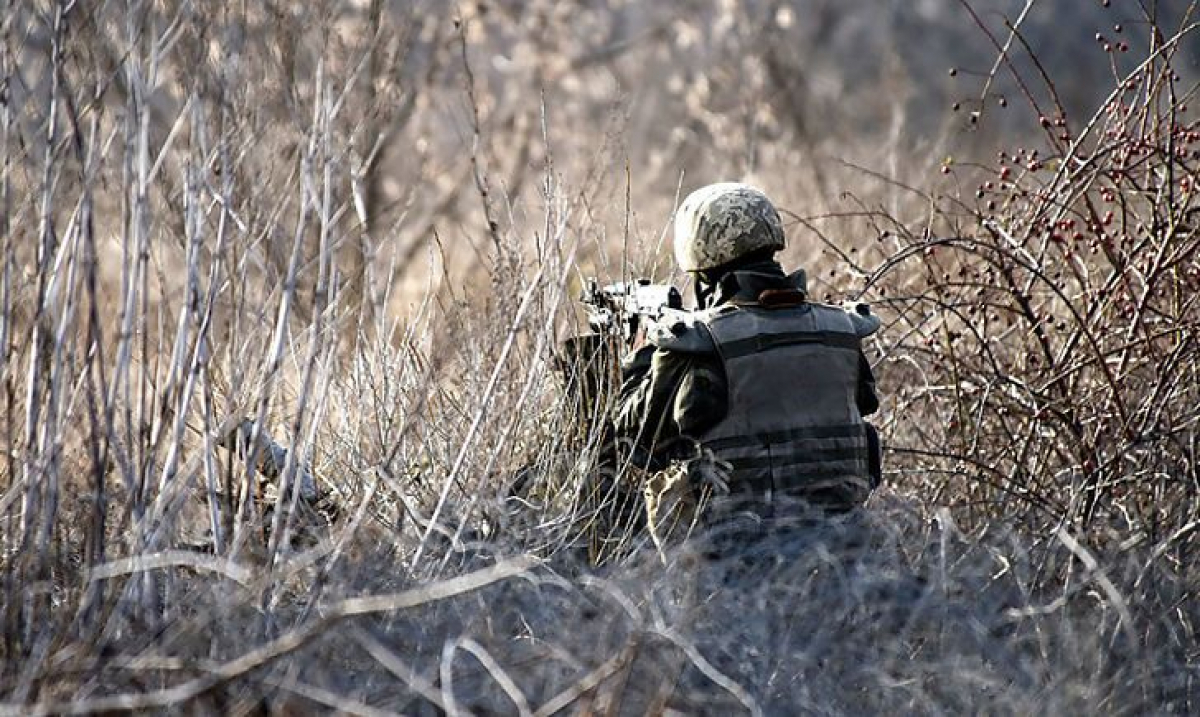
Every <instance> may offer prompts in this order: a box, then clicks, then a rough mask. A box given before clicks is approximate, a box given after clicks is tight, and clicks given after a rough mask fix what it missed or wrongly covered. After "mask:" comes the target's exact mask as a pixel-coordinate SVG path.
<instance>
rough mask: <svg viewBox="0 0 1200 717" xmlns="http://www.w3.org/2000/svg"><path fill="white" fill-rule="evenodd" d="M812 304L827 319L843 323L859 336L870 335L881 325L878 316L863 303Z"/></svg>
mask: <svg viewBox="0 0 1200 717" xmlns="http://www.w3.org/2000/svg"><path fill="white" fill-rule="evenodd" d="M812 306H813V307H815V308H816V309H817V310H818V311H820V312H822V313H823V314H824V315H825V317H826V318H827V320H831V321H836V322H837V323H839V324H844V325H845V326H846V328H847V329H849V330H850V331H853V332H854V334H855V335H856V336H858V337H859V338H866V337H867V336H870V335H871V334H873V333H875V332H876V331H878V330H879V328H880V326H882V325H883V322H882V321H880V319H879V317H878V316H876V315H875V314H874V313H872V312H871V307H870V306H869V305H868V304H865V303H847V304H842V305H840V306H839V305H834V304H815V303H814V304H812Z"/></svg>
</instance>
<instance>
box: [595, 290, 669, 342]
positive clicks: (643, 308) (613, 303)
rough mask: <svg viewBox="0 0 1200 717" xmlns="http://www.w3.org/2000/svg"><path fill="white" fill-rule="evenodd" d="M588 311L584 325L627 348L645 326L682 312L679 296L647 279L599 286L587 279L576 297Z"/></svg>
mask: <svg viewBox="0 0 1200 717" xmlns="http://www.w3.org/2000/svg"><path fill="white" fill-rule="evenodd" d="M579 300H580V302H581V303H583V305H584V308H586V309H587V312H588V325H589V326H591V327H592V330H593V331H595V332H596V333H598V334H600V335H602V336H615V337H616V338H618V339H619V340H620V341H621V343H622V345H623V346H625V347H626V348H628V347H629V346H630V345H631V344H632V343H633V341H634V339H635V337H636V336H637V335H638V332H639V331H641V330H642V329H643V328H644V327H645V325H646V324H647V323H653V322H657V321H661V320H662V319H663V318H665V317H667V316H668V315H670V314H673V313H683V295H681V294H680V293H679V289H676V288H675V287H674V286H671V285H670V284H653V283H651V282H650V280H649V279H636V280H634V281H621V282H617V283H615V284H608V285H607V286H600V285H599V284H598V283H597V282H596V280H595V279H589V280H588V283H587V286H586V287H585V288H584V290H583V295H582V296H580V297H579Z"/></svg>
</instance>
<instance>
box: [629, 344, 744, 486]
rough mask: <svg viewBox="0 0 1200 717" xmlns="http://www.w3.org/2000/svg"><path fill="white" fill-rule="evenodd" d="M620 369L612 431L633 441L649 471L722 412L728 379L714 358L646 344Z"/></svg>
mask: <svg viewBox="0 0 1200 717" xmlns="http://www.w3.org/2000/svg"><path fill="white" fill-rule="evenodd" d="M623 373H624V381H623V383H622V386H621V392H620V395H619V396H618V398H617V405H616V408H615V411H614V413H613V429H614V433H615V434H616V436H617V437H618V438H626V439H630V440H632V441H633V443H634V445H635V447H636V448H637V449H638V450H639V454H640V455H641V456H644V462H645V465H646V467H647V468H649V469H650V470H659V469H661V468H664V467H666V465H667V463H668V462H669V461H670V460H671V458H672V457H673V451H676V450H677V449H678V447H679V446H680V445H681V443H682V442H684V440H685V439H687V437H689V436H695V435H698V434H699V433H701V432H703V431H704V430H706V429H708V428H709V427H711V426H712V425H714V424H715V423H716V422H717V421H719V420H720V419H721V418H722V417H723V416H724V415H725V410H726V406H727V402H728V398H727V395H726V394H727V386H726V381H725V377H724V373H723V372H722V371H721V370H720V364H719V361H717V360H716V359H715V357H713V356H706V355H702V354H692V353H685V352H677V351H672V350H669V349H665V348H662V347H659V348H652V347H648V348H647V349H642V351H641V352H639V354H637V355H635V356H633V357H631V359H630V360H627V361H626V364H625V368H624V372H623Z"/></svg>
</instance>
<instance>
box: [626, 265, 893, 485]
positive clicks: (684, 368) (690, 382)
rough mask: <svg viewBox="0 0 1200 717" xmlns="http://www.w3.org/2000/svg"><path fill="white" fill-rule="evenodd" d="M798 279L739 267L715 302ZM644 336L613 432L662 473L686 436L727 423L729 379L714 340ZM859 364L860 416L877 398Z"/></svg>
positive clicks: (684, 450) (785, 286) (789, 286)
mask: <svg viewBox="0 0 1200 717" xmlns="http://www.w3.org/2000/svg"><path fill="white" fill-rule="evenodd" d="M797 274H800V273H799V272H798V273H797ZM800 275H801V276H802V274H800ZM796 276H797V275H792V276H788V275H787V274H785V273H784V271H783V269H782V268H780V266H779V265H778V264H777V263H775V262H774V261H769V262H763V263H760V264H755V265H751V266H747V267H744V268H741V269H739V270H736V271H734V272H731V273H729V274H727V275H725V277H723V278H722V279H721V280H720V282H719V283H718V285H717V289H716V294H715V296H714V299H713V305H714V306H719V305H721V304H724V303H729V302H739V303H753V302H756V301H758V299H759V297H760V296H761V295H762V293H763V292H764V291H788V290H795V289H796V287H797V283H798V282H797V278H796ZM801 281H802V279H801ZM664 330H668V329H664ZM689 336H696V337H697V338H694V339H693V338H689ZM648 338H649V341H650V343H649V345H647V346H644V347H642V348H641V349H639V350H638V351H636V352H634V353H632V354H630V355H629V356H627V357H626V359H625V361H624V362H623V366H622V374H623V381H622V386H621V391H620V395H619V397H618V400H617V405H616V409H615V412H614V416H613V430H614V433H615V434H616V436H617V437H618V438H624V439H627V440H631V441H632V442H633V444H634V446H636V448H637V449H638V454H639V456H641V459H640V461H639V462H642V463H643V465H644V467H646V468H648V469H650V470H661V469H662V468H665V467H666V466H667V465H668V464H669V463H670V461H671V460H673V459H679V458H683V457H685V456H687V455H690V454H691V453H692V452H693V450H694V442H693V440H692V438H691V437H694V436H700V435H702V434H703V433H704V432H705V431H707V430H708V429H710V428H712V427H713V426H715V425H716V424H717V423H718V422H720V421H721V419H722V418H724V416H725V415H726V412H727V409H728V398H727V395H728V381H727V380H726V377H725V370H724V367H723V364H722V362H721V359H720V358H719V357H718V356H717V355H716V347H715V345H713V344H712V342H711V339H710V340H708V341H705V340H704V338H703V334H701V333H700V332H695V333H694V334H692V333H689V332H684V334H683V336H681V337H667V339H668V340H661V339H657V338H656V337H655V336H653V335H651V336H649V337H648ZM859 363H860V367H861V368H860V371H859V376H860V382H859V386H858V388H857V395H856V403H857V404H858V408H859V411H860V413H861V414H862V415H864V416H865V415H869V414H871V413H873V412H874V411H875V410H876V409H877V408H878V407H879V399H878V397H877V394H876V392H875V378H874V375H873V374H872V371H871V366H870V364H869V362H868V361H867V359H866V357H865V356H864V355H863V354H862V352H861V351H860V352H859Z"/></svg>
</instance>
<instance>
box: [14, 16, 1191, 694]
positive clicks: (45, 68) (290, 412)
mask: <svg viewBox="0 0 1200 717" xmlns="http://www.w3.org/2000/svg"><path fill="white" fill-rule="evenodd" d="M899 7H900V6H897V9H895V10H893V11H889V12H891V13H892V14H890V15H887V14H885V15H882V16H880V15H878V14H877V13H874V12H868V11H867V10H866V9H863V10H859V9H846V8H845V7H843V6H842V4H841V3H834V2H832V1H830V2H821V1H819V0H795V1H794V2H777V3H765V2H763V3H758V2H751V3H745V4H741V5H739V4H736V3H724V2H696V3H686V4H682V5H680V6H675V5H672V4H668V3H648V2H647V3H637V2H634V3H616V2H613V3H579V4H574V3H551V2H530V3H505V2H497V3H494V4H483V3H476V4H471V5H464V6H462V7H459V8H457V9H456V11H455V13H454V14H448V13H447V11H446V10H444V9H443V7H442V4H441V3H432V2H430V3H422V2H416V1H414V2H411V3H385V2H381V1H379V0H372V1H371V2H363V3H356V4H351V3H334V2H330V3H318V4H316V5H315V7H313V8H312V9H309V10H299V9H294V8H292V7H291V6H290V4H287V3H271V2H264V3H261V4H253V3H243V4H232V6H230V7H226V6H225V5H221V4H217V5H209V4H206V3H179V4H172V3H165V4H156V3H150V2H147V3H137V2H132V3H123V4H118V3H86V4H85V3H77V4H75V3H70V2H40V3H33V4H32V5H27V4H14V5H5V6H4V8H3V9H4V12H3V21H2V22H3V24H2V25H0V39H2V42H0V76H2V78H3V80H2V81H3V84H2V85H0V88H2V90H0V95H2V97H3V99H4V102H3V104H2V106H0V147H2V152H3V158H4V163H3V167H2V170H0V208H2V210H0V241H2V242H3V243H2V249H3V250H2V256H0V262H2V263H0V348H2V351H3V353H2V354H0V378H2V383H0V437H2V438H0V440H2V442H3V445H4V446H5V453H4V455H3V457H0V491H2V492H0V536H2V538H0V540H2V542H0V544H2V546H3V553H2V554H0V564H2V565H3V568H4V573H3V574H4V581H3V584H2V585H0V623H2V625H3V628H2V630H0V634H2V641H0V656H3V660H2V663H0V664H2V665H3V666H2V667H0V713H4V714H8V713H12V714H35V713H41V714H51V713H55V714H56V713H68V712H76V713H84V712H101V711H113V710H120V709H145V710H152V711H167V712H187V713H193V712H194V713H210V712H211V713H219V714H226V713H233V714H238V713H243V714H244V713H252V712H257V711H266V712H268V713H272V712H276V713H290V712H294V711H301V712H303V711H316V710H322V709H329V708H334V709H337V710H341V711H344V712H348V713H363V714H378V713H393V712H403V713H417V714H421V713H434V712H439V711H444V712H447V713H466V712H504V713H511V712H516V713H522V714H551V713H554V712H556V711H560V710H569V711H574V712H588V711H590V710H594V711H596V712H605V713H607V712H609V711H614V710H617V709H623V710H626V711H632V712H638V711H642V712H656V713H661V712H665V711H667V710H677V711H683V712H688V713H691V712H718V711H721V712H727V711H730V710H733V711H749V712H767V713H784V712H797V711H799V712H804V713H810V712H811V713H829V714H846V713H852V714H859V713H871V712H883V711H900V712H915V713H962V712H980V711H982V712H996V713H1030V712H1050V713H1067V714H1073V713H1084V714H1091V713H1146V712H1156V713H1194V712H1196V711H1197V701H1198V700H1200V672H1198V671H1200V663H1198V659H1200V653H1198V652H1197V648H1196V645H1197V644H1198V640H1197V635H1196V633H1195V625H1196V620H1197V619H1198V618H1200V615H1198V614H1197V608H1196V605H1197V604H1198V603H1197V599H1196V590H1197V587H1200V582H1198V577H1200V576H1197V574H1196V568H1195V567H1194V565H1195V560H1194V557H1195V549H1196V547H1197V540H1198V537H1197V534H1198V531H1197V527H1198V526H1200V517H1198V516H1200V478H1198V477H1197V473H1196V465H1197V460H1196V458H1197V456H1196V446H1197V436H1198V435H1200V434H1198V433H1197V425H1196V417H1197V416H1196V409H1195V406H1196V405H1197V403H1198V400H1200V395H1197V385H1200V384H1198V383H1197V380H1196V373H1197V371H1198V370H1200V347H1198V346H1197V344H1196V341H1197V337H1198V336H1200V333H1198V326H1197V317H1198V316H1200V315H1198V314H1197V308H1196V306H1195V296H1196V293H1197V292H1196V291H1195V289H1196V284H1197V281H1200V254H1198V253H1197V248H1198V243H1200V234H1198V231H1200V219H1198V217H1200V204H1198V203H1197V194H1198V192H1200V186H1198V185H1200V124H1198V122H1197V119H1196V117H1197V114H1196V112H1197V108H1198V106H1200V98H1197V97H1196V96H1195V94H1196V83H1195V78H1196V71H1195V62H1196V57H1195V50H1194V49H1193V48H1194V47H1195V46H1196V37H1197V34H1196V30H1195V27H1196V25H1195V23H1196V22H1197V20H1200V15H1198V14H1197V9H1196V7H1195V5H1194V4H1193V3H1188V2H1171V3H1158V4H1154V5H1153V6H1152V7H1150V8H1142V9H1131V8H1129V7H1122V8H1111V9H1105V8H1103V7H1101V4H1100V3H1094V4H1093V3H1088V4H1087V7H1086V8H1083V7H1082V6H1081V7H1080V8H1076V9H1075V11H1073V12H1072V13H1070V17H1064V16H1063V14H1062V13H1061V12H1056V11H1054V10H1051V9H1050V7H1051V4H1050V3H1025V2H1015V1H1014V2H1007V3H1003V12H1004V13H1007V14H1004V15H1000V14H984V15H978V16H973V14H972V13H971V6H969V5H968V4H967V3H956V2H950V1H949V0H945V1H942V0H935V1H931V2H924V3H917V4H914V6H913V7H912V8H907V7H906V8H905V9H903V10H902V9H899ZM1055 7H1057V6H1055ZM874 9H875V8H874V6H873V5H872V7H871V10H874ZM1006 22H1007V23H1008V24H1007V25H1006ZM1115 24H1120V25H1121V26H1122V28H1121V30H1120V31H1117V30H1116V29H1115V28H1114V27H1113V25H1115ZM1154 28H1157V29H1154ZM1097 30H1099V31H1100V32H1101V33H1102V34H1103V35H1104V38H1103V39H1102V40H1099V41H1097V40H1093V39H1092V34H1093V33H1094V32H1096V31H1097ZM1047 37H1052V38H1053V39H1054V42H1053V43H1051V42H1049V40H1047ZM914 38H920V40H921V41H920V42H915V40H914ZM980 38H983V41H994V43H995V46H994V47H993V48H992V50H991V51H989V52H987V53H984V54H982V55H980V54H976V55H971V54H970V53H969V52H968V51H967V47H969V46H970V45H972V44H975V43H978V42H979V41H980ZM1122 43H1126V44H1127V45H1128V46H1129V47H1128V48H1123V47H1122ZM1105 45H1107V50H1106V49H1105V47H1104V46H1105ZM864 47H871V48H881V49H880V51H878V52H864V51H863V48H864ZM1060 47H1067V48H1070V51H1069V52H1067V54H1066V56H1065V59H1064V58H1060V57H1058V53H1059V49H1058V48H1060ZM931 48H932V49H931ZM1043 48H1045V49H1043ZM884 49H886V51H884ZM918 50H920V51H918ZM934 50H936V51H934ZM1087 56H1093V57H1095V58H1096V59H1095V61H1094V62H1093V61H1088V62H1086V63H1081V62H1080V61H1079V58H1080V57H1087ZM931 58H936V61H937V62H939V63H942V62H943V61H944V65H954V66H955V67H958V68H959V69H958V71H956V72H955V75H956V77H955V78H953V79H951V78H947V77H946V76H945V67H944V66H937V67H930V66H928V65H929V63H931V62H933V61H934V60H932V59H931ZM876 59H878V61H876ZM1068 60H1069V62H1067V61H1068ZM1064 63H1066V64H1064ZM975 71H977V72H975ZM935 77H936V79H934V78H935ZM1096 87H1103V88H1104V89H1103V90H1102V91H1101V92H1100V94H1099V96H1098V95H1097V94H1096V92H1095V88H1096ZM964 93H965V94H967V95H971V96H974V97H977V98H978V99H977V100H970V99H965V98H964V97H963V94H964ZM1002 99H1003V101H1001V100H1002ZM955 100H957V101H958V102H959V103H960V106H959V110H958V112H957V114H956V113H954V112H950V111H945V112H943V111H942V109H941V108H946V109H947V110H948V109H949V105H950V104H951V102H953V101H955ZM898 108H899V109H898ZM971 128H974V131H966V132H964V130H969V129H971ZM1018 144H1019V145H1020V147H1019V148H1018V147H1017V146H1016V145H1018ZM997 152H1000V154H997ZM729 177H740V178H746V179H749V180H751V181H756V182H759V183H760V184H761V185H763V186H764V188H765V189H766V190H767V191H768V193H770V194H771V195H772V196H774V197H776V198H777V199H778V200H779V203H780V204H781V206H782V207H783V208H784V209H785V210H786V213H787V215H788V216H789V217H790V224H791V226H790V227H789V231H790V233H791V235H792V236H793V237H794V241H793V244H792V246H790V247H789V249H788V251H787V255H786V260H787V261H789V262H802V263H804V264H805V265H806V266H807V267H808V268H809V270H810V272H809V273H810V276H812V278H813V283H814V287H815V290H816V293H817V294H818V295H819V296H822V297H823V296H829V297H830V298H842V297H846V296H848V295H849V296H856V297H858V296H861V297H865V298H866V299H868V300H870V301H871V302H872V303H873V305H874V306H875V307H876V309H877V311H878V313H880V314H881V315H882V316H883V317H884V319H885V321H886V323H887V327H886V330H885V331H884V332H883V333H882V334H881V335H880V338H879V339H878V340H877V342H876V343H874V344H873V345H872V346H871V347H870V352H871V355H872V357H873V358H874V359H875V360H876V363H877V372H878V373H879V374H880V376H881V381H882V384H883V389H884V393H885V396H886V398H885V405H884V407H883V412H882V423H883V428H884V432H885V439H886V442H887V444H888V447H889V455H888V475H887V482H886V485H885V487H884V488H883V489H881V491H880V492H879V493H878V494H877V495H876V496H875V497H874V498H873V499H872V502H871V503H870V504H869V505H868V508H867V510H865V511H863V512H862V513H861V514H858V515H855V516H853V517H851V518H848V519H846V520H844V521H834V522H813V521H807V520H805V519H803V517H802V512H800V511H799V510H798V511H797V514H796V517H793V518H791V519H788V520H781V521H780V522H779V524H778V525H774V526H772V527H771V529H770V530H768V531H767V532H766V534H765V537H760V538H758V539H750V538H748V537H747V534H746V533H745V532H739V529H738V526H737V525H736V524H733V525H726V526H723V527H721V528H718V529H713V530H709V531H703V532H701V533H700V534H697V535H695V536H693V539H692V540H691V541H689V542H687V543H685V544H683V545H680V546H676V547H673V548H671V549H670V550H668V551H666V552H663V553H659V552H657V551H655V550H653V549H649V548H647V540H646V539H645V537H644V536H642V535H640V534H637V533H634V532H630V531H621V530H616V531H614V534H613V535H608V536H598V535H596V529H595V526H594V521H593V518H594V517H595V516H594V515H593V511H595V510H596V509H597V504H596V500H595V496H592V495H590V494H589V491H588V489H587V488H588V485H589V478H590V477H592V475H593V473H594V466H593V460H594V453H595V449H596V442H597V440H598V436H597V434H596V431H595V430H589V426H588V425H587V424H586V422H584V423H583V424H582V425H581V422H580V420H579V418H580V416H593V417H594V416H595V415H597V414H602V412H603V411H604V409H605V405H606V403H607V401H608V400H609V399H610V395H609V394H610V393H611V389H612V386H602V387H601V390H600V391H599V393H598V394H597V395H595V396H591V395H589V396H586V397H581V395H580V394H578V393H576V392H572V391H570V390H564V386H565V385H567V384H568V383H569V376H567V377H564V376H562V375H561V374H560V372H559V368H561V365H562V361H561V356H560V355H558V347H559V342H560V340H561V339H562V338H563V337H565V336H570V335H572V334H574V333H576V332H577V331H579V330H580V325H579V324H580V322H579V321H578V319H579V317H578V315H577V313H576V308H575V307H574V306H573V302H572V298H573V296H574V294H575V293H576V291H577V290H578V287H579V279H580V278H581V276H583V275H585V274H593V273H594V274H599V275H601V276H606V277H613V278H623V277H628V276H630V275H638V274H643V273H645V274H654V275H655V277H656V278H659V279H670V278H672V276H671V272H670V269H669V268H668V267H667V263H668V262H667V259H666V257H667V252H666V251H665V250H664V249H665V247H664V245H663V243H664V231H663V228H664V227H665V225H666V222H667V218H668V217H669V215H670V211H671V207H672V206H673V202H674V200H675V199H676V197H677V196H678V194H679V193H680V192H682V191H686V190H687V189H689V188H691V187H693V186H695V185H697V184H699V183H702V182H705V181H708V180H709V179H717V178H729ZM800 207H802V208H803V209H800V210H798V209H797V208H800ZM675 278H678V277H675ZM568 368H570V367H569V366H568ZM585 399H586V400H585ZM244 417H249V418H251V419H253V425H256V426H259V427H261V428H260V429H259V430H260V431H269V432H270V434H271V436H273V437H274V438H275V439H277V440H279V441H280V442H282V443H284V444H286V445H287V446H289V447H291V449H292V450H290V451H288V452H287V454H286V458H285V459H284V460H283V461H281V464H280V465H277V466H274V467H275V468H277V469H278V473H279V479H278V480H277V481H273V482H267V481H263V480H261V479H260V476H259V475H258V471H257V470H255V466H256V465H257V464H258V462H259V456H255V455H245V454H239V453H238V452H236V451H230V450H227V449H226V447H223V446H222V441H223V439H224V438H225V437H226V435H227V434H228V428H229V427H230V426H232V425H235V424H236V423H237V422H238V421H240V420H241V419H242V418H244ZM593 428H594V427H593ZM249 438H250V439H251V440H250V441H249V444H250V445H257V441H256V440H255V439H254V437H249ZM309 470H311V471H312V473H313V474H315V475H316V476H317V477H318V480H319V487H320V489H321V492H322V496H321V497H320V499H319V500H317V501H308V500H305V499H302V498H301V497H300V492H299V491H298V490H297V489H296V485H297V484H298V482H300V477H301V476H303V475H304V474H305V472H306V471H309ZM635 476H636V472H635V471H632V470H630V471H629V472H628V473H627V476H626V477H628V478H629V479H630V480H633V479H635ZM602 539H610V540H609V542H603V541H602ZM614 544H615V545H617V546H618V547H616V548H612V547H611V546H612V545H614ZM598 545H607V546H609V547H608V548H607V552H606V553H605V554H603V555H600V556H598V555H597V554H596V550H597V546H598ZM598 557H600V558H602V559H603V560H604V565H603V567H601V568H595V567H593V566H592V565H591V562H594V561H595V560H596V559H597V558H598Z"/></svg>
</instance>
